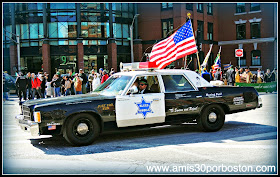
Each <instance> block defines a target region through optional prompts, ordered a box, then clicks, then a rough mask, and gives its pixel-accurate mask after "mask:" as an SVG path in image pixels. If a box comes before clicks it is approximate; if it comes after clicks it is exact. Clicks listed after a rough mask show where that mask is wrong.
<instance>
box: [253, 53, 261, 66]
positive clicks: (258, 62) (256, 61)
mask: <svg viewBox="0 0 280 177" xmlns="http://www.w3.org/2000/svg"><path fill="white" fill-rule="evenodd" d="M251 57H252V66H260V65H261V51H260V50H253V51H252V52H251Z"/></svg>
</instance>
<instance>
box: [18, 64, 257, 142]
mask: <svg viewBox="0 0 280 177" xmlns="http://www.w3.org/2000/svg"><path fill="white" fill-rule="evenodd" d="M142 63H143V62H142ZM139 66H144V67H146V66H148V65H145V64H144V65H143V64H141V62H140V63H132V64H128V63H127V64H123V66H122V72H118V73H115V74H114V75H113V76H111V77H110V78H109V79H108V80H107V81H106V82H104V83H103V84H102V85H100V86H99V87H98V88H97V89H96V90H95V91H93V92H91V93H88V94H82V95H73V96H64V97H56V98H46V99H36V100H28V101H26V102H24V103H23V105H22V114H21V115H18V116H16V119H17V120H18V122H19V125H20V126H21V127H22V128H23V129H24V130H26V131H31V134H32V135H37V136H38V135H54V134H61V135H63V136H64V138H65V139H66V140H67V141H68V142H69V143H70V144H72V145H76V146H82V145H89V144H92V143H93V142H94V140H95V139H96V138H97V137H98V136H99V135H100V133H103V132H106V131H108V130H112V129H118V130H121V129H125V128H127V127H134V128H139V127H143V126H148V127H152V126H158V125H163V124H169V125H171V124H174V123H176V124H178V123H185V122H192V121H194V122H197V125H198V127H199V128H200V129H202V130H203V131H218V130H219V129H221V128H222V127H223V125H224V122H225V115H226V114H231V113H236V112H241V111H246V110H250V109H256V108H259V107H261V106H262V100H261V98H260V96H259V94H258V92H257V91H256V90H255V89H254V88H253V87H234V86H213V85H212V84H210V83H209V82H207V81H206V80H204V79H203V78H202V77H201V76H200V75H198V74H196V73H195V72H193V71H190V70H181V69H162V70H156V69H155V70H154V69H147V68H146V69H144V70H143V69H139ZM135 67H136V68H138V69H135ZM143 78H144V79H146V81H147V84H148V87H147V88H148V89H149V90H150V93H145V94H138V93H137V90H138V89H137V88H135V86H134V83H135V82H138V81H139V80H141V79H143Z"/></svg>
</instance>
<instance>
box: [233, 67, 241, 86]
mask: <svg viewBox="0 0 280 177" xmlns="http://www.w3.org/2000/svg"><path fill="white" fill-rule="evenodd" d="M234 79H235V83H239V82H240V73H239V69H238V68H237V67H235V78H234Z"/></svg>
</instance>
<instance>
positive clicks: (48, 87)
mask: <svg viewBox="0 0 280 177" xmlns="http://www.w3.org/2000/svg"><path fill="white" fill-rule="evenodd" d="M51 81H52V80H51V78H50V77H49V75H48V74H47V76H46V96H47V98H50V97H51V96H52V95H53V93H52V92H53V89H52V87H51Z"/></svg>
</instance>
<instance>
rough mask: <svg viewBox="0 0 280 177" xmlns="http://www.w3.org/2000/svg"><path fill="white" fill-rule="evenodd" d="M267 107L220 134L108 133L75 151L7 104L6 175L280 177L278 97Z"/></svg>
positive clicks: (233, 117) (179, 129)
mask: <svg viewBox="0 0 280 177" xmlns="http://www.w3.org/2000/svg"><path fill="white" fill-rule="evenodd" d="M261 96H262V99H263V107H262V108H259V109H256V110H250V111H246V112H241V113H235V114H230V115H226V122H225V125H224V127H223V128H222V129H221V130H220V131H218V132H211V133H209V132H200V131H199V130H198V129H197V128H196V126H195V125H192V124H184V125H178V126H166V127H156V128H149V129H142V130H136V131H126V132H114V133H106V134H103V135H101V136H100V137H99V139H98V140H97V141H95V143H94V144H92V145H89V146H83V147H72V146H70V145H69V144H68V143H67V142H66V141H65V140H64V139H63V138H62V137H59V136H58V137H52V136H38V137H32V136H31V135H30V134H29V133H26V132H23V130H21V129H20V128H19V127H18V126H17V124H16V121H15V118H14V117H15V115H17V114H19V113H20V107H19V105H18V99H17V98H16V97H15V95H12V96H11V101H6V102H5V103H3V105H2V109H3V110H2V112H3V114H2V122H3V125H2V144H3V146H2V153H3V154H2V157H3V163H2V164H3V172H2V173H3V174H207V173H210V174H211V173H212V174H277V173H278V169H277V167H278V158H277V157H278V146H277V145H278V144H277V139H278V137H277V135H278V132H277V127H278V126H277V123H278V119H277V117H278V113H277V109H278V105H277V94H276V93H268V94H266V93H261Z"/></svg>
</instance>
